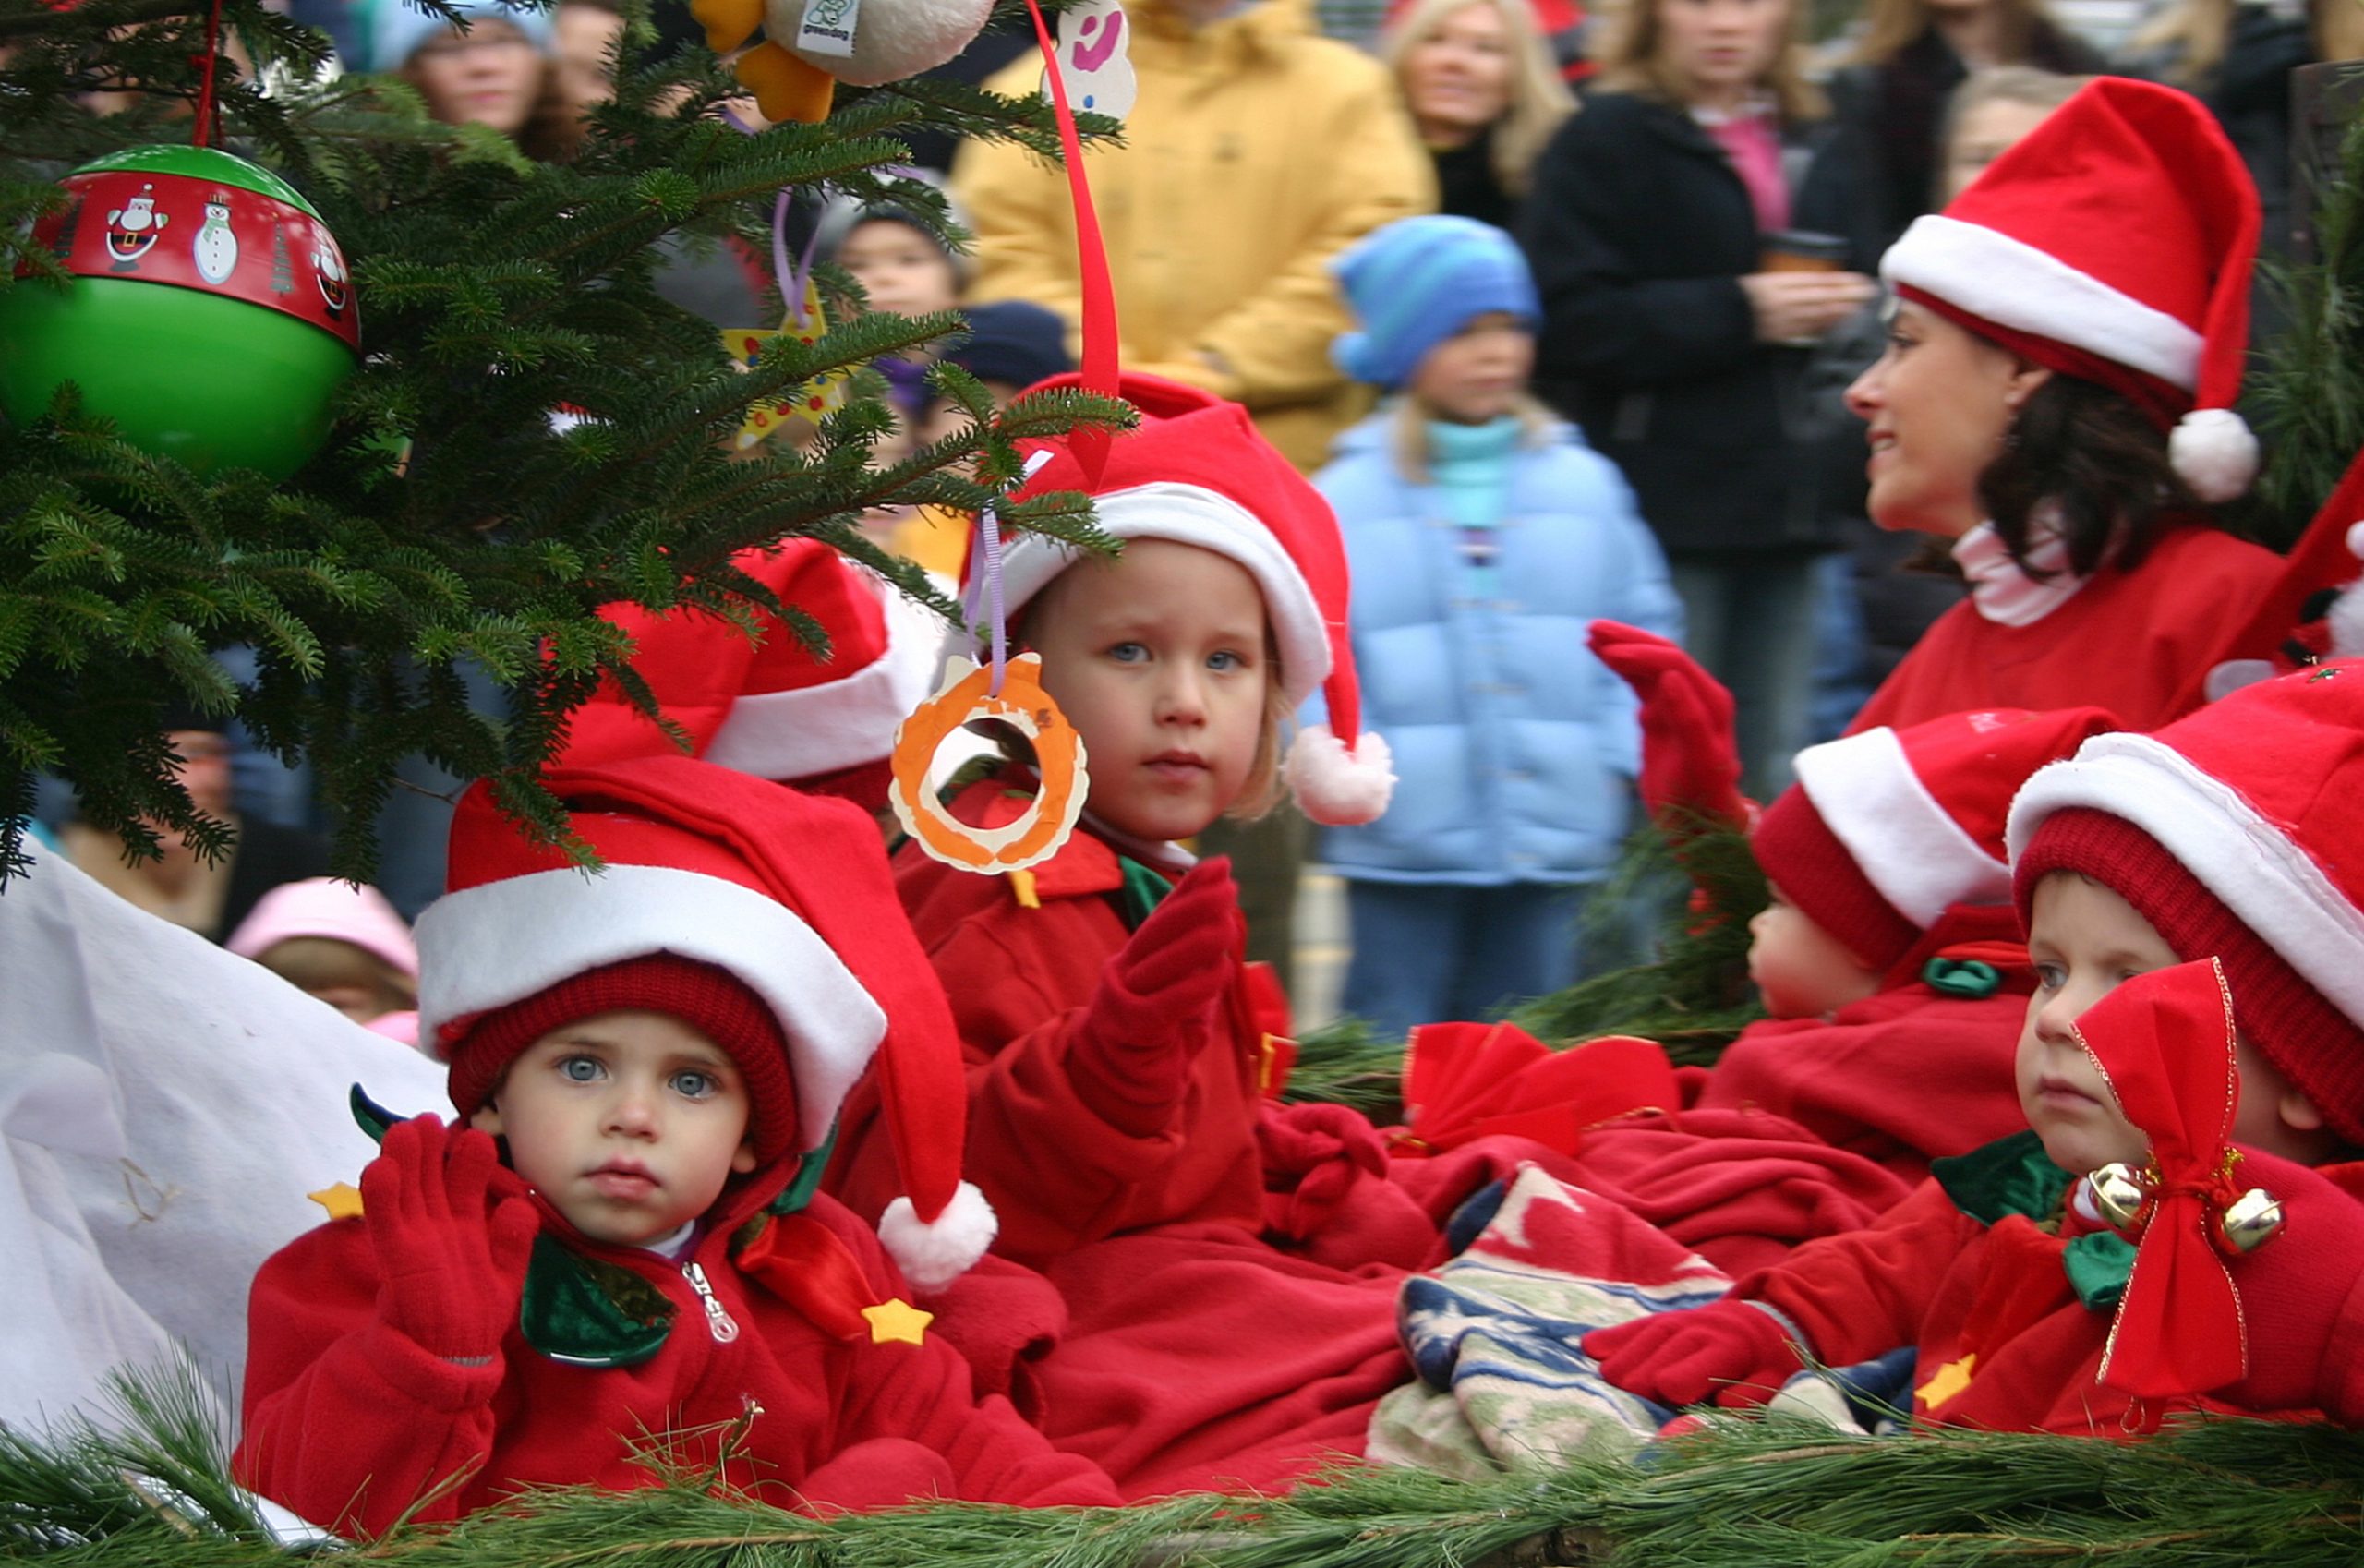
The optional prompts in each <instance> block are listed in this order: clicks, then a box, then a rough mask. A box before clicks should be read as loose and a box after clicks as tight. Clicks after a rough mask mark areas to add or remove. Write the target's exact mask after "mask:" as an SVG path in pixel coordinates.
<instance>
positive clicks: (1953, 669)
mask: <svg viewBox="0 0 2364 1568" xmlns="http://www.w3.org/2000/svg"><path fill="white" fill-rule="evenodd" d="M2281 571H2282V560H2281V558H2280V557H2279V556H2276V555H2275V554H2274V552H2273V551H2272V550H2270V549H2264V548H2263V547H2262V546H2260V545H2253V544H2249V543H2247V542H2245V541H2243V540H2240V539H2237V538H2235V537H2232V536H2231V535H2230V534H2226V533H2223V532H2221V531H2219V530H2218V529H2216V528H2214V527H2213V526H2210V525H2206V524H2205V523H2193V524H2189V525H2185V526H2181V527H2176V528H2171V529H2169V530H2168V531H2167V532H2166V533H2165V535H2163V536H2162V537H2160V539H2159V542H2158V543H2157V544H2156V545H2154V546H2153V547H2152V549H2151V553H2150V554H2149V555H2148V556H2146V557H2145V558H2144V559H2143V561H2142V564H2141V565H2140V566H2139V567H2137V568H2135V569H2134V570H2133V571H2131V572H2119V571H2117V570H2114V569H2113V568H2110V567H2106V566H2105V567H2104V568H2103V569H2102V570H2101V571H2100V572H2098V573H2094V575H2093V580H2092V581H2091V582H2089V583H2087V584H2086V585H2084V586H2083V587H2082V588H2081V589H2079V590H2078V591H2077V593H2076V596H2075V597H2072V598H2070V599H2069V600H2068V601H2067V602H2066V603H2064V604H2062V605H2061V606H2059V608H2057V609H2055V610H2053V612H2052V613H2051V614H2049V615H2047V616H2045V617H2044V619H2043V620H2041V621H2032V622H2030V623H2029V624H2027V625H2025V626H2005V625H2002V624H2000V623H1999V622H1996V621H1989V620H1987V619H1986V618H1985V617H1984V616H1982V615H1980V614H1979V613H1978V607H1977V606H1975V605H1973V604H1972V603H1970V602H1969V601H1967V600H1964V601H1963V602H1962V603H1960V604H1958V605H1956V606H1954V607H1953V608H1952V609H1949V610H1948V611H1946V613H1945V614H1943V615H1941V616H1939V617H1938V618H1937V621H1936V624H1935V625H1933V626H1931V627H1930V628H1929V630H1928V631H1927V632H1926V633H1924V635H1923V636H1922V638H1921V640H1920V642H1919V643H1917V644H1915V645H1913V649H1912V652H1911V653H1910V654H1907V655H1906V656H1905V657H1904V662H1903V663H1901V664H1900V665H1898V666H1897V667H1896V669H1894V670H1893V671H1891V672H1890V673H1889V675H1888V679H1887V680H1886V681H1881V682H1880V688H1879V690H1878V691H1876V692H1874V693H1873V694H1872V699H1871V701H1870V702H1868V703H1865V704H1864V705H1863V712H1861V713H1859V714H1857V715H1856V716H1855V718H1854V722H1852V723H1851V724H1850V725H1848V727H1847V732H1848V733H1849V734H1856V733H1858V732H1860V731H1862V730H1869V729H1872V728H1873V727H1875V726H1876V725H1881V724H1886V725H1889V726H1891V727H1893V728H1896V729H1902V728H1903V727H1904V726H1906V725H1908V724H1917V723H1919V722H1920V721H1921V720H1923V719H1924V718H1937V717H1939V716H1940V715H1943V714H1948V713H1959V712H1961V711H1963V710H1964V709H1967V708H1981V707H2024V708H2039V709H2040V708H2056V707H2077V706H2084V705H2086V704H2092V705H2094V706H2101V707H2105V708H2107V709H2109V710H2110V712H2112V713H2114V714H2116V715H2117V719H2118V722H2119V723H2121V724H2123V725H2125V726H2126V728H2127V729H2129V730H2155V729H2157V728H2158V727H2159V726H2160V725H2162V724H2165V723H2166V722H2167V721H2168V720H2169V719H2172V718H2181V717H2183V715H2184V713H2185V712H2186V711H2188V710H2189V708H2190V707H2192V706H2197V702H2198V694H2199V691H2200V682H2201V678H2202V677H2203V676H2205V675H2206V674H2207V672H2208V670H2207V667H2208V665H2209V664H2210V663H2211V662H2212V661H2213V660H2214V659H2215V658H2216V657H2219V653H2220V650H2221V649H2222V647H2223V645H2224V644H2225V641H2226V638H2227V633H2228V632H2229V631H2230V630H2231V629H2233V628H2237V627H2238V626H2239V625H2240V624H2241V623H2242V622H2243V621H2247V620H2248V619H2249V612H2250V611H2251V609H2254V608H2255V607H2256V606H2257V605H2259V604H2261V603H2262V602H2263V601H2264V598H2265V597H2266V594H2267V593H2268V591H2269V590H2270V589H2271V588H2272V587H2273V585H2274V582H2275V580H2276V579H2277V578H2278V577H2279V576H2280V574H2281Z"/></svg>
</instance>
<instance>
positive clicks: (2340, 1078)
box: [2010, 660, 2364, 1144]
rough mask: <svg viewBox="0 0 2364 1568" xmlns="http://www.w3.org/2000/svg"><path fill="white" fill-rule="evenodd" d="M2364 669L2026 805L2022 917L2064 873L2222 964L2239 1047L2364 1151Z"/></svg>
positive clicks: (2088, 775) (2182, 732) (2296, 678)
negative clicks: (2042, 886) (2361, 805)
mask: <svg viewBox="0 0 2364 1568" xmlns="http://www.w3.org/2000/svg"><path fill="white" fill-rule="evenodd" d="M2359 801H2364V661H2359V660H2347V661H2342V662H2338V663H2333V664H2325V665H2322V666H2320V667H2318V668H2316V669H2305V670H2299V671H2297V672H2295V673H2293V674H2289V675H2285V676H2281V677H2279V678H2277V679H2275V680H2271V681H2260V682H2258V683H2257V684H2255V685H2252V686H2245V687H2243V688H2241V689H2240V690H2239V691H2237V692H2235V693H2233V694H2230V695H2229V696H2226V697H2224V698H2222V699H2220V700H2218V701H2216V702H2213V703H2211V704H2209V705H2208V706H2206V707H2203V708H2201V709H2200V710H2199V711H2198V712H2196V713H2192V714H2189V715H2187V716H2186V717H2184V718H2179V719H2177V720H2176V722H2174V723H2173V724H2170V725H2167V726H2165V728H2163V729H2160V730H2154V731H2153V732H2152V733H2150V734H2148V735H2104V736H2100V737H2098V738H2097V739H2095V740H2093V741H2089V742H2086V743H2085V744H2084V746H2083V747H2081V749H2080V750H2079V751H2078V753H2077V754H2076V755H2075V756H2074V757H2073V758H2071V759H2069V760H2068V761H2064V762H2060V763H2056V764H2055V765H2054V766H2050V767H2047V768H2045V769H2044V770H2043V771H2042V772H2040V773H2038V774H2036V775H2035V777H2034V778H2031V779H2029V780H2028V784H2027V788H2026V789H2024V790H2020V796H2019V799H2018V800H2016V801H2014V802H2012V804H2011V818H2010V848H2011V862H2012V870H2013V872H2014V873H2015V874H2016V878H2017V889H2016V891H2017V894H2018V898H2019V902H2020V915H2021V917H2022V918H2023V919H2025V918H2027V917H2028V916H2029V914H2030V913H2031V911H2032V905H2033V900H2034V897H2035V888H2036V885H2037V884H2038V883H2039V882H2041V881H2042V880H2043V879H2044V877H2045V876H2047V875H2050V874H2053V873H2055V872H2070V873H2074V874H2078V875H2081V876H2085V877H2089V878H2091V879H2092V880H2093V881H2094V882H2096V883H2099V884H2100V885H2101V886H2103V887H2107V888H2108V889H2110V891H2112V892H2114V893H2116V894H2117V896H2118V897H2119V898H2122V899H2125V900H2126V901H2127V902H2128V903H2129V904H2130V905H2132V906H2133V908H2134V911H2135V912H2136V913H2138V914H2140V915H2141V917H2142V918H2143V919H2144V920H2146V921H2148V922H2150V923H2151V925H2152V927H2153V929H2155V930H2156V931H2157V932H2158V933H2159V935H2160V936H2161V937H2163V938H2164V939H2165V941H2166V944H2167V946H2168V947H2170V948H2172V949H2174V951H2175V955H2176V957H2177V958H2178V959H2184V960H2186V961H2187V962H2197V961H2199V960H2201V959H2208V958H2212V957H2213V958H2215V959H2221V960H2222V961H2223V963H2224V966H2225V982H2226V983H2227V984H2228V985H2229V986H2230V987H2231V990H2232V993H2233V1018H2234V1021H2235V1022H2236V1023H2237V1024H2238V1025H2239V1027H2240V1031H2241V1033H2242V1034H2243V1035H2245V1036H2247V1037H2248V1039H2249V1041H2250V1043H2253V1044H2254V1045H2256V1047H2257V1048H2258V1049H2259V1050H2260V1051H2261V1052H2262V1053H2263V1054H2264V1055H2265V1057H2266V1059H2267V1060H2268V1061H2270V1062H2272V1063H2273V1064H2274V1067H2277V1068H2279V1069H2280V1070H2281V1072H2282V1074H2283V1076H2284V1077H2286V1078H2287V1079H2288V1080H2290V1081H2291V1082H2292V1083H2294V1084H2296V1085H2297V1086H2298V1089H2299V1090H2300V1091H2301V1092H2304V1093H2305V1094H2306V1095H2307V1097H2308V1098H2309V1099H2310V1100H2311V1101H2313V1102H2314V1104H2315V1106H2316V1108H2317V1109H2319V1110H2321V1111H2322V1113H2323V1116H2324V1118H2325V1119H2326V1120H2327V1121H2328V1122H2329V1123H2330V1124H2331V1126H2332V1127H2333V1128H2334V1129H2335V1130H2336V1131H2337V1132H2338V1133H2339V1134H2340V1136H2341V1137H2342V1138H2344V1139H2345V1140H2346V1141H2348V1142H2349V1143H2351V1144H2364V813H2359V812H2358V809H2357V805H2358V802H2359Z"/></svg>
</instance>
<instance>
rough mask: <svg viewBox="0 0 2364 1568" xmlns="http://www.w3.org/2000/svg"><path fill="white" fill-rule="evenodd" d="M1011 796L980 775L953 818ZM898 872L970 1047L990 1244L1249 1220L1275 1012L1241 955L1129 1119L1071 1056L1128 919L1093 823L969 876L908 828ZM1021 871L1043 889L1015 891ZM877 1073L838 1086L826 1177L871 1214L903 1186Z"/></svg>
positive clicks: (1032, 1247)
mask: <svg viewBox="0 0 2364 1568" xmlns="http://www.w3.org/2000/svg"><path fill="white" fill-rule="evenodd" d="M1024 803H1025V802H1024V801H1023V799H1022V798H1021V797H1018V796H1015V795H1013V794H1012V793H1011V792H1010V791H1009V790H1007V788H1006V787H1005V786H1004V785H1003V784H1002V783H1000V782H999V781H997V780H994V779H987V780H984V781H983V782H980V783H978V784H976V785H974V786H972V787H971V789H970V790H967V791H966V792H964V793H963V794H962V795H961V796H960V797H959V799H958V800H957V801H955V802H953V807H952V809H953V811H954V813H955V814H957V815H958V816H959V817H960V818H961V819H962V820H964V821H969V822H976V823H982V824H983V825H984V826H994V825H995V824H997V823H999V822H1004V821H1007V820H1010V819H1012V818H1014V817H1016V816H1017V815H1018V814H1019V811H1020V810H1022V809H1023V806H1024ZM895 885H896V890H897V891H898V892H899V894H900V895H901V897H902V900H903V908H904V910H905V911H906V912H908V913H909V914H910V915H911V926H912V928H913V929H914V930H915V931H917V932H918V934H919V938H920V945H921V946H922V947H924V948H925V949H926V950H927V954H928V958H929V960H930V961H931V962H932V963H934V964H935V971H936V974H937V976H938V978H940V979H941V980H942V981H943V982H944V989H945V993H946V995H948V996H949V997H950V998H951V999H952V1012H953V1017H954V1019H955V1021H956V1022H957V1024H958V1025H959V1031H960V1043H961V1046H962V1049H963V1050H964V1052H965V1053H966V1055H967V1057H968V1064H969V1141H968V1147H967V1151H966V1155H965V1163H964V1165H963V1172H964V1174H965V1175H966V1176H968V1178H969V1179H970V1180H971V1181H973V1182H975V1183H976V1184H977V1186H978V1187H979V1188H982V1189H983V1192H984V1194H985V1196H986V1197H987V1198H988V1199H990V1200H992V1202H993V1205H994V1210H995V1213H997V1214H998V1215H1000V1217H1001V1233H1000V1236H998V1238H997V1239H996V1240H995V1243H994V1250H995V1252H996V1253H998V1254H1000V1255H1001V1256H1003V1257H1006V1258H1010V1259H1014V1260H1018V1261H1019V1262H1022V1263H1025V1264H1027V1265H1029V1266H1030V1267H1034V1268H1043V1267H1047V1266H1048V1265H1049V1264H1050V1263H1051V1261H1052V1260H1055V1259H1057V1258H1059V1257H1061V1256H1063V1255H1065V1254H1067V1253H1068V1252H1070V1251H1072V1250H1074V1249H1075V1248H1079V1247H1082V1246H1086V1245H1088V1244H1090V1243H1092V1242H1094V1241H1098V1240H1100V1239H1102V1238H1104V1237H1106V1236H1120V1235H1124V1234H1126V1233H1128V1232H1131V1231H1139V1230H1144V1229H1147V1228H1149V1227H1151V1226H1154V1225H1162V1224H1197V1223H1202V1222H1212V1223H1216V1224H1232V1225H1236V1226H1239V1227H1240V1228H1241V1229H1243V1230H1245V1231H1247V1232H1248V1233H1249V1234H1253V1233H1254V1232H1255V1231H1256V1229H1257V1228H1258V1227H1259V1226H1260V1224H1261V1223H1262V1196H1261V1195H1262V1190H1263V1173H1262V1169H1261V1167H1260V1164H1259V1163H1258V1159H1257V1151H1256V1120H1257V1116H1258V1114H1259V1110H1260V1106H1261V1104H1262V1103H1263V1089H1264V1080H1265V1078H1266V1077H1267V1075H1268V1073H1269V1071H1270V1070H1271V1067H1272V1063H1271V1061H1270V1059H1269V1057H1268V1053H1267V1052H1266V1051H1265V1049H1264V1041H1265V1030H1264V1027H1263V1026H1264V1025H1269V1024H1270V1023H1271V1022H1272V1019H1270V1018H1269V1016H1267V1015H1266V1014H1263V1013H1260V1011H1259V1006H1260V998H1259V994H1258V993H1257V992H1256V991H1255V990H1254V989H1253V988H1252V987H1251V985H1250V983H1249V982H1248V976H1247V974H1246V971H1245V968H1244V966H1243V965H1241V964H1240V963H1239V961H1238V959H1234V960H1233V964H1234V969H1235V971H1236V974H1235V979H1234V981H1233V983H1232V985H1231V988H1230V993H1229V995H1228V997H1227V998H1226V1001H1225V1003H1224V1005H1221V1006H1219V1007H1217V1009H1216V1011H1215V1014H1214V1027H1215V1028H1216V1029H1218V1030H1219V1031H1222V1033H1223V1036H1224V1037H1223V1038H1219V1039H1216V1040H1213V1041H1212V1042H1210V1043H1206V1044H1205V1045H1204V1046H1203V1047H1202V1048H1200V1047H1196V1046H1194V1045H1190V1044H1183V1045H1180V1046H1178V1047H1177V1048H1181V1049H1194V1050H1195V1057H1194V1060H1193V1064H1192V1067H1191V1071H1190V1076H1189V1081H1188V1088H1187V1090H1186V1092H1185V1093H1184V1096H1183V1099H1182V1101H1181V1103H1180V1104H1178V1105H1177V1106H1176V1110H1175V1114H1174V1116H1173V1119H1172V1120H1171V1121H1170V1122H1169V1123H1168V1124H1167V1125H1166V1126H1165V1127H1164V1128H1162V1129H1160V1130H1159V1131H1158V1132H1156V1133H1155V1134H1153V1135H1151V1136H1148V1137H1140V1136H1137V1135H1134V1134H1131V1133H1128V1132H1126V1131H1123V1130H1121V1129H1119V1128H1115V1127H1112V1126H1110V1125H1109V1123H1108V1122H1107V1121H1106V1120H1105V1119H1104V1117H1102V1116H1100V1115H1099V1114H1098V1113H1096V1112H1094V1111H1093V1110H1092V1108H1091V1107H1090V1106H1089V1105H1087V1104H1085V1103H1084V1101H1083V1100H1082V1099H1081V1098H1080V1097H1079V1094H1078V1093H1077V1091H1076V1087H1075V1085H1074V1083H1073V1081H1072V1080H1071V1078H1070V1076H1069V1073H1068V1068H1067V1058H1068V1053H1069V1051H1070V1049H1071V1048H1072V1047H1073V1045H1074V1043H1075V1040H1076V1036H1077V1026H1078V1023H1079V1020H1080V1019H1081V1018H1082V1015H1083V1009H1084V1007H1085V1005H1086V1004H1087V1003H1088V1002H1089V1001H1090V1000H1091V997H1092V990H1093V988H1094V987H1095V986H1096V985H1097V984H1098V983H1099V982H1100V976H1101V972H1102V971H1104V969H1105V968H1106V967H1107V965H1108V961H1109V959H1112V958H1113V957H1115V956H1116V952H1117V950H1118V949H1119V948H1121V947H1124V945H1125V941H1126V938H1127V937H1128V935H1131V933H1130V931H1129V930H1128V927H1127V926H1126V923H1125V920H1124V916H1123V914H1122V913H1121V912H1120V911H1121V906H1120V903H1119V894H1120V892H1121V889H1122V887H1123V885H1124V873H1123V870H1122V867H1121V865H1120V863H1119V861H1118V856H1117V851H1116V849H1115V848H1113V847H1112V846H1111V845H1110V844H1109V843H1108V842H1107V841H1106V840H1104V839H1103V838H1098V837H1096V836H1095V835H1094V834H1093V833H1092V831H1091V830H1090V828H1088V827H1079V828H1077V829H1076V831H1075V834H1074V836H1073V837H1072V838H1069V839H1068V840H1067V843H1066V844H1065V845H1064V846H1063V847H1062V848H1061V849H1060V850H1059V851H1058V853H1057V854H1055V855H1054V856H1052V857H1051V858H1050V859H1049V860H1047V861H1044V862H1042V863H1041V864H1039V865H1037V866H1035V867H1034V868H1033V869H1032V871H1031V874H1023V875H1019V876H980V875H978V874H974V873H972V872H965V871H957V870H955V869H953V868H952V867H950V866H947V865H945V864H942V863H941V862H936V861H934V860H931V859H929V858H928V857H927V856H926V855H924V854H923V853H921V852H920V850H918V848H917V847H916V846H912V845H908V844H907V845H905V846H904V847H903V849H902V850H901V851H900V852H899V853H898V854H897V855H896V857H895ZM1029 887H1031V896H1032V898H1033V899H1035V900H1036V902H1037V904H1038V905H1039V907H1037V908H1029V907H1027V905H1026V904H1025V903H1024V902H1022V901H1021V890H1022V889H1027V888H1029ZM895 1182H896V1178H895V1174H894V1157H893V1152H892V1150H891V1148H890V1147H889V1143H888V1140H887V1129H886V1127H885V1125H884V1123H883V1122H882V1121H880V1120H879V1118H878V1116H877V1093H876V1085H875V1082H874V1080H864V1081H863V1083H862V1085H861V1087H860V1088H858V1089H857V1090H856V1092H854V1094H853V1095H852V1096H851V1097H850V1099H849V1100H848V1102H847V1104H846V1110H845V1115H844V1119H843V1123H842V1130H841V1131H840V1133H839V1135H838V1159H837V1162H836V1163H835V1164H834V1165H833V1166H832V1169H831V1173H830V1189H831V1190H832V1191H834V1192H836V1193H837V1194H838V1196H839V1197H840V1198H842V1199H843V1200H845V1202H846V1203H847V1205H848V1206H849V1207H850V1208H852V1209H853V1210H854V1212H857V1213H861V1214H865V1215H874V1214H876V1213H877V1212H880V1211H882V1210H883V1209H884V1208H885V1207H886V1205H887V1202H888V1201H889V1200H891V1199H892V1198H893V1197H894V1196H895V1194H896V1193H898V1192H899V1191H900V1190H901V1188H899V1186H897V1185H896V1184H895Z"/></svg>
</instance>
